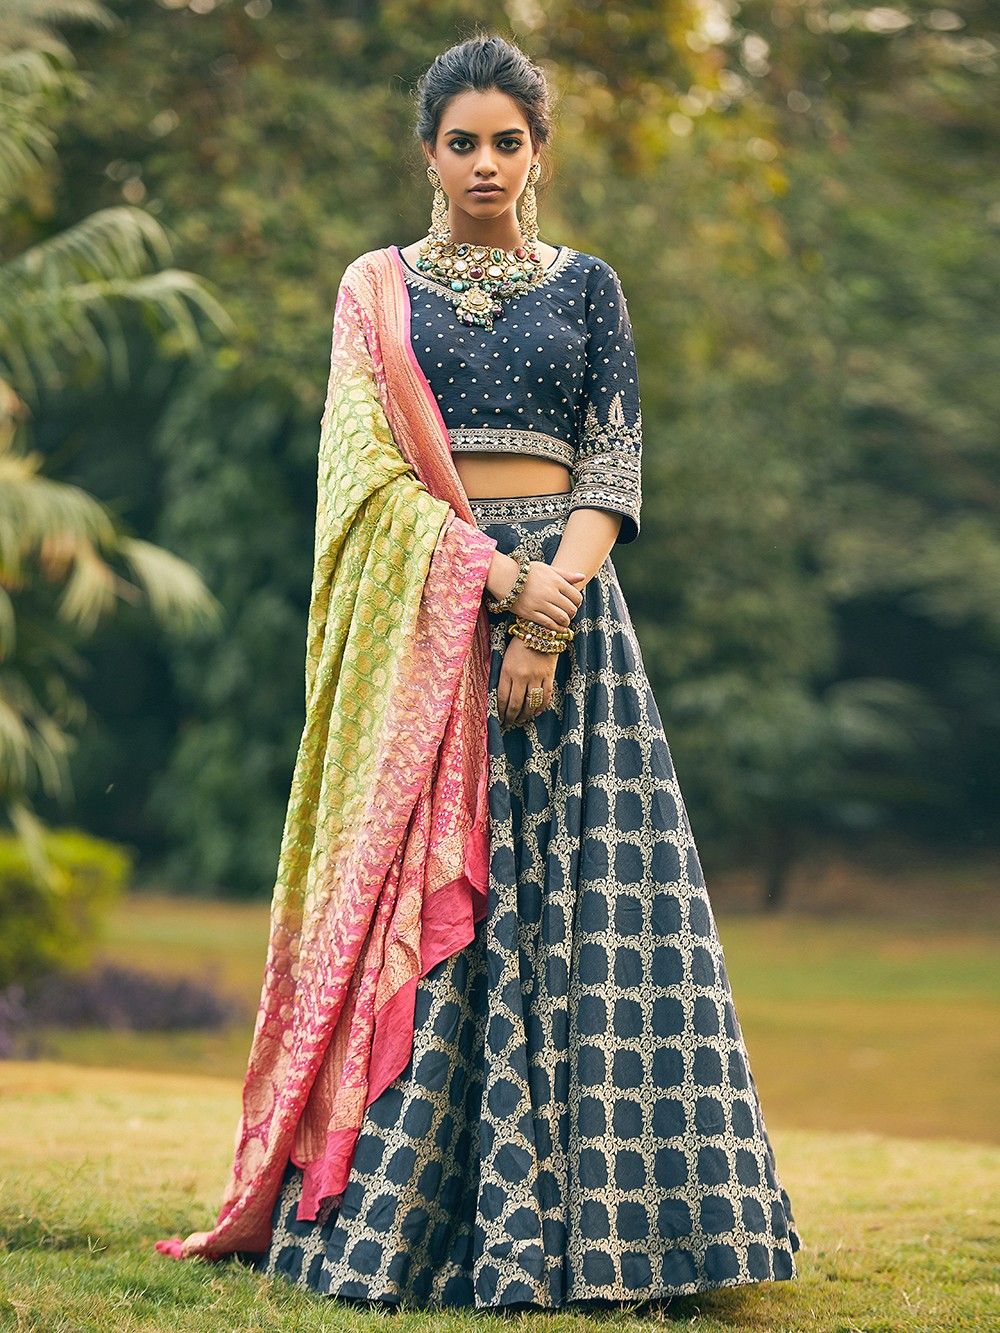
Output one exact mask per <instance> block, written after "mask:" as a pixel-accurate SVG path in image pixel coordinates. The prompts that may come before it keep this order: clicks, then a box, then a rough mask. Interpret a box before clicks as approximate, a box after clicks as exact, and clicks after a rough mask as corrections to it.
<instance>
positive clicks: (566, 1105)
mask: <svg viewBox="0 0 1000 1333" xmlns="http://www.w3.org/2000/svg"><path fill="white" fill-rule="evenodd" d="M472 508H473V512H474V514H475V517H476V522H477V523H478V524H479V526H480V527H482V528H483V529H484V530H485V531H486V532H488V533H489V534H490V535H491V536H492V537H495V538H496V540H497V544H498V547H499V549H500V550H502V551H505V552H511V551H513V550H514V549H515V548H519V549H520V550H522V551H525V552H526V553H527V554H528V555H529V557H530V558H532V559H541V560H547V561H548V560H551V559H552V557H553V556H554V554H555V551H556V548H557V547H558V544H559V539H560V535H561V533H562V529H563V525H564V523H565V519H566V515H567V514H568V512H569V502H568V494H564V495H536V496H525V497H517V498H505V499H477V500H473V501H472ZM507 623H508V616H507V615H506V614H503V613H501V614H496V615H491V626H492V646H493V656H492V667H491V680H490V697H491V704H490V717H489V755H490V760H489V762H490V774H489V776H490V847H491V860H490V885H489V908H488V914H487V916H486V918H485V919H484V920H483V921H482V922H481V923H480V924H479V927H478V928H477V933H476V936H475V939H474V940H473V942H472V943H471V944H470V945H469V946H468V947H467V948H465V949H464V950H462V951H461V952H459V953H456V954H454V955H453V956H452V957H450V958H446V959H443V960H442V961H441V962H440V963H438V964H437V966H436V967H435V968H434V969H433V970H432V971H431V972H429V973H428V974H427V976H425V977H423V978H421V980H420V981H419V983H418V986H417V994H416V1018H415V1033H414V1047H413V1056H412V1059H411V1061H410V1063H409V1065H408V1066H407V1068H406V1069H405V1070H404V1071H403V1072H402V1073H401V1074H400V1075H399V1077H398V1078H397V1079H396V1080H395V1081H394V1082H393V1083H392V1084H390V1086H389V1087H388V1088H386V1090H385V1091H384V1092H383V1093H382V1095H381V1096H380V1097H379V1098H378V1099H377V1100H376V1101H375V1102H373V1103H372V1105H371V1106H369V1107H368V1109H367V1111H366V1114H365V1120H364V1124H363V1126H362V1131H361V1135H360V1137H359V1139H358V1145H357V1149H356V1153H355V1158H354V1163H353V1167H352V1171H351V1176H350V1180H349V1183H348V1186H347V1191H346V1193H345V1195H344V1198H343V1202H342V1204H341V1205H340V1207H339V1209H335V1210H334V1211H333V1212H332V1213H331V1214H330V1215H329V1216H326V1217H324V1216H323V1215H322V1214H321V1216H320V1218H319V1219H317V1220H316V1221H313V1222H298V1221H296V1220H295V1210H296V1207H297V1204H298V1199H299V1195H300V1190H301V1180H302V1177H301V1172H300V1171H299V1169H298V1168H296V1167H295V1166H294V1165H292V1163H291V1162H289V1165H288V1167H287V1169H286V1174H285V1179H284V1183H283V1186H282V1190H281V1194H280V1196H279V1198H278V1200H277V1203H276V1205H275V1209H274V1214H273V1221H274V1234H273V1237H272V1240H271V1244H270V1247H269V1249H268V1250H267V1251H266V1252H264V1253H263V1254H260V1255H253V1256H243V1257H244V1258H247V1259H249V1260H250V1262H251V1264H252V1267H253V1268H255V1269H257V1270H258V1271H260V1272H263V1273H267V1274H275V1275H281V1276H282V1277H283V1278H285V1279H288V1280H291V1281H292V1282H295V1283H298V1284H300V1285H302V1286H304V1287H307V1288H310V1289H311V1290H313V1291H316V1292H318V1293H321V1294H324V1295H330V1296H342V1297H350V1298H353V1299H355V1300H357V1299H361V1300H369V1301H380V1302H389V1303H392V1304H402V1305H406V1306H411V1307H421V1306H423V1307H449V1306H458V1307H462V1306H465V1307H474V1308H486V1307H493V1306H507V1305H517V1304H522V1303H528V1304H533V1305H538V1306H542V1307H548V1308H554V1307H558V1306H562V1305H564V1304H566V1303H567V1302H571V1301H612V1302H628V1303H633V1302H643V1301H647V1300H655V1299H662V1298H665V1297H668V1296H674V1295H680V1294H684V1293H693V1292H699V1291H705V1290H708V1289H710V1288H714V1287H725V1286H734V1285H736V1284H739V1283H749V1282H758V1281H762V1280H767V1279H778V1278H790V1277H792V1276H793V1275H794V1272H795V1261H794V1258H793V1255H794V1253H795V1251H796V1250H797V1249H798V1248H799V1239H798V1236H797V1234H796V1231H795V1224H794V1221H793V1217H792V1211H791V1206H790V1203H789V1199H788V1196H787V1194H786V1193H785V1191H784V1189H783V1188H782V1186H781V1183H780V1181H779V1179H778V1177H777V1174H776V1171H775V1163H774V1156H773V1153H772V1150H771V1145H770V1142H769V1140H768V1136H767V1131H766V1129H765V1126H764V1121H763V1118H762V1116H761V1109H760V1103H759V1101H758V1097H757V1090H756V1087H755V1084H754V1081H753V1078H752V1075H751V1073H750V1069H749V1066H748V1063H747V1054H746V1049H745V1046H744V1042H743V1036H742V1033H741V1031H740V1026H739V1022H738V1020H737V1017H736V1013H735V1010H734V1008H733V1001H732V996H731V993H730V988H729V981H728V978H727V975H726V969H725V965H724V962H723V955H722V949H721V947H720V944H719V938H718V934H717V932H716V927H715V921H714V918H713V915H712V909H711V907H710V905H709V900H708V896H707V893H706V888H705V881H704V877H703V874H702V870H701V866H700V863H699V859H698V853H697V851H696V848H695V844H694V840H693V838H692V835H691V828H690V825H689V823H688V818H687V813H686V810H685V807H684V802H683V798H682V796H681V792H680V790H679V788H678V785H677V779H676V777H675V774H674V768H673V763H672V760H671V755H670V750H669V747H668V744H667V740H666V738H665V736H664V731H663V725H662V723H661V720H660V716H659V712H658V710H657V706H656V703H655V700H654V698H653V694H652V691H651V689H650V686H649V682H648V679H647V677H646V673H645V668H644V665H643V662H642V658H641V655H640V650H639V645H638V642H637V640H636V637H635V632H634V629H633V627H632V622H631V618H630V616H629V613H628V609H627V607H626V604H625V600H624V598H623V596H622V591H621V587H620V585H619V583H618V578H617V575H616V573H615V570H614V566H613V563H612V561H611V558H610V557H609V558H608V559H607V560H606V561H605V563H604V565H603V566H602V568H601V569H600V570H599V571H598V573H597V574H596V575H595V576H594V577H593V578H592V579H591V580H590V582H589V583H588V584H587V586H586V588H585V590H584V601H583V604H582V606H581V607H580V609H579V611H578V612H577V614H576V617H575V619H574V622H573V623H574V627H575V629H576V631H577V632H576V637H575V639H574V640H573V643H572V645H571V648H570V650H568V651H567V652H564V653H561V654H560V655H559V658H558V659H557V665H556V674H555V687H554V691H553V697H552V706H551V707H550V708H549V709H548V710H547V711H546V712H544V713H542V714H540V715H539V716H538V717H537V718H535V719H534V720H532V721H531V722H529V723H528V724H527V725H524V726H513V727H507V728H504V727H502V726H501V723H500V720H499V718H498V716H497V711H496V710H497V705H496V687H497V683H498V680H499V676H500V667H501V662H502V659H503V654H504V651H505V648H506V645H507V643H508V642H509V639H508V636H507V634H506V626H507Z"/></svg>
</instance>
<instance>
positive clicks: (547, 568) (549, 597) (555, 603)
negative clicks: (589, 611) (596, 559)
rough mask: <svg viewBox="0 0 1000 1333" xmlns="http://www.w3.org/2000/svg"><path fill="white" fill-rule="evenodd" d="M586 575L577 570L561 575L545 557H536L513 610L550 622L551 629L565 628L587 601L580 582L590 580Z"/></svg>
mask: <svg viewBox="0 0 1000 1333" xmlns="http://www.w3.org/2000/svg"><path fill="white" fill-rule="evenodd" d="M586 578H587V576H586V574H583V573H580V572H578V571H576V570H571V571H569V572H568V573H567V574H560V572H559V571H558V570H557V569H553V568H552V566H551V565H549V564H546V562H545V561H544V560H532V561H530V563H529V565H528V577H527V578H526V579H525V581H524V587H523V588H522V589H521V591H520V592H519V593H518V594H517V597H516V599H515V601H514V604H513V606H512V607H511V608H510V609H511V610H512V611H513V612H514V614H515V615H517V616H524V618H525V619H526V620H534V621H535V622H536V624H539V625H547V626H548V628H549V629H565V628H566V626H567V625H568V624H569V623H570V621H571V620H572V619H573V616H574V615H575V614H576V612H577V610H578V608H579V606H580V603H581V602H582V601H583V593H582V591H581V590H580V589H579V588H578V587H577V586H576V585H577V583H583V582H586Z"/></svg>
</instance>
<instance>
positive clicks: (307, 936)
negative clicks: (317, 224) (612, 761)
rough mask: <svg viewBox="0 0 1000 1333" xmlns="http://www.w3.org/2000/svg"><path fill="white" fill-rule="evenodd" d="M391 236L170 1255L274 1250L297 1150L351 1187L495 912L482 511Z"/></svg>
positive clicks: (340, 425)
mask: <svg viewBox="0 0 1000 1333" xmlns="http://www.w3.org/2000/svg"><path fill="white" fill-rule="evenodd" d="M401 265H402V259H401V257H400V255H399V252H398V250H397V249H396V248H395V247H388V248H386V249H382V250H374V251H371V252H370V253H368V254H364V255H362V256H360V258H358V259H356V260H355V261H354V262H353V263H352V264H350V265H349V267H348V268H347V270H346V272H345V274H344V277H343V279H342V281H341V285H340V289H339V292H338V295H337V305H336V312H335V316H334V327H333V344H332V350H331V357H330V377H329V384H328V390H327V398H326V405H325V408H324V412H323V419H322V423H321V427H320V447H319V475H318V491H317V512H316V540H315V561H314V571H313V580H312V591H311V599H310V609H309V625H308V634H307V652H306V722H305V727H304V729H303V733H302V740H301V742H300V746H299V751H298V754H297V757H296V763H295V771H294V776H293V780H292V789H291V795H290V799H289V803H288V812H287V815H286V820H285V829H284V833H283V836H282V845H281V852H280V855H279V864H278V872H277V880H276V884H275V891H274V897H273V900H272V906H271V925H270V938H269V942H268V949H267V961H266V967H265V976H264V984H263V989H262V991H261V998H260V1005H259V1008H258V1013H257V1020H256V1024H255V1028H254V1034H253V1040H252V1045H251V1050H250V1056H249V1061H248V1068H247V1073H246V1077H245V1080H244V1085H243V1109H242V1114H241V1116H240V1121H239V1124H238V1127H237V1132H236V1145H235V1159H234V1162H233V1166H232V1170H231V1172H230V1177H229V1181H228V1184H227V1186H226V1189H225V1192H224V1196H223V1200H222V1205H221V1208H220V1211H219V1214H218V1218H217V1220H216V1224H215V1226H214V1228H213V1229H212V1230H211V1231H199V1232H194V1233H192V1234H191V1235H189V1236H188V1237H187V1238H186V1239H185V1240H183V1241H182V1240H181V1238H180V1237H179V1236H174V1237H171V1238H169V1239H164V1240H159V1241H157V1242H156V1248H157V1250H159V1251H160V1252H161V1253H164V1254H168V1255H171V1256H173V1257H175V1258H188V1257H191V1256H195V1255H197V1256H201V1257H204V1258H207V1259H215V1258H219V1257H221V1256H222V1255H224V1254H227V1253H231V1252H234V1251H238V1250H239V1251H247V1252H251V1253H253V1252H259V1251H262V1250H264V1249H266V1248H267V1246H268V1244H269V1243H270V1239H271V1232H272V1228H271V1214H272V1211H273V1207H274V1204H275V1201H276V1199H277V1195H278V1192H279V1190H280V1186H281V1180H282V1176H283V1174H284V1170H285V1166H286V1163H287V1162H288V1159H289V1157H291V1159H292V1161H293V1162H294V1163H295V1164H296V1165H297V1166H299V1167H301V1168H302V1169H303V1174H304V1179H303V1189H302V1199H301V1202H300V1204H299V1207H298V1212H297V1217H298V1218H299V1219H300V1220H313V1219H315V1218H316V1217H317V1216H318V1215H319V1211H320V1208H321V1206H322V1205H323V1204H324V1203H333V1204H336V1203H339V1202H340V1200H341V1198H342V1195H343V1191H344V1188H345V1186H346V1184H347V1180H348V1176H349V1173H350V1167H351V1161H352V1159H353V1155H354V1148H355V1143H356V1140H357V1137H358V1133H359V1130H360V1127H361V1123H362V1119H363V1116H364V1111H365V1108H366V1106H368V1105H369V1104H370V1103H371V1102H373V1101H374V1100H375V1098H376V1097H378V1096H379V1094H380V1093H381V1092H383V1091H384V1089H385V1088H386V1087H387V1086H388V1084H389V1083H390V1082H392V1080H393V1079H394V1078H395V1077H396V1076H397V1075H398V1074H399V1073H401V1072H402V1071H403V1069H404V1068H405V1067H406V1065H407V1063H408V1062H409V1059H410V1055H411V1053H412V1049H413V1013H414V999H415V992H416V985H417V981H418V980H419V978H420V977H422V976H423V975H424V974H425V973H427V972H428V971H429V970H430V969H431V968H432V967H434V965H435V964H436V963H438V962H440V961H441V959H443V958H445V957H447V956H449V955H450V954H452V953H454V952H455V951H456V950H459V949H461V948H463V947H465V945H467V944H468V943H469V942H470V941H471V939H472V937H473V933H474V930H475V925H476V923H477V922H478V921H480V920H482V918H483V917H484V916H485V914H486V903H487V889H488V855H489V837H488V795H487V771H488V761H487V748H486V718H487V692H488V684H489V659H490V652H489V627H488V621H487V615H486V611H485V607H484V606H483V603H482V596H483V592H484V589H485V583H486V576H487V573H488V571H489V567H490V563H491V560H492V557H493V552H494V550H495V548H496V542H495V541H494V540H493V539H492V538H490V537H488V536H487V535H486V534H485V533H484V532H483V531H482V530H481V529H480V528H478V527H477V525H476V523H475V520H474V518H473V515H472V511H471V509H470V507H469V502H468V497H467V496H466V494H465V491H464V490H463V488H462V485H461V482H460V480H459V477H458V473H457V471H456V470H455V466H454V463H453V461H452V458H451V450H450V441H449V438H448V432H447V429H446V427H445V423H444V420H443V418H442V416H441V412H440V410H439V408H438V405H437V402H436V400H435V397H434V394H433V391H432V390H431V387H430V385H429V384H428V382H427V380H426V378H425V376H424V375H423V372H422V371H421V370H420V367H419V365H418V363H417V360H416V357H415V356H414V353H413V348H412V345H411V342H410V336H409V323H410V302H409V295H408V292H407V288H406V283H405V280H404V277H403V272H402V268H401Z"/></svg>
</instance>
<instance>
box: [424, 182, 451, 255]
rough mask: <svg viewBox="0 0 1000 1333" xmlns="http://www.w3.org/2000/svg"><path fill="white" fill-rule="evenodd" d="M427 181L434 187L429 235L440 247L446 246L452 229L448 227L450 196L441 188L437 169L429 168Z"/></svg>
mask: <svg viewBox="0 0 1000 1333" xmlns="http://www.w3.org/2000/svg"><path fill="white" fill-rule="evenodd" d="M427 179H428V180H429V181H430V183H431V184H432V185H433V186H434V203H433V206H432V208H431V228H430V233H429V235H430V236H431V239H432V240H434V241H436V242H437V243H438V244H439V245H446V244H447V243H448V241H450V240H451V229H450V227H449V226H448V196H447V195H446V194H445V192H444V190H443V189H442V188H441V177H440V176H439V175H438V174H437V168H436V167H431V166H429V167H428V168H427Z"/></svg>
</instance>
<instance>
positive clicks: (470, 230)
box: [448, 204, 528, 250]
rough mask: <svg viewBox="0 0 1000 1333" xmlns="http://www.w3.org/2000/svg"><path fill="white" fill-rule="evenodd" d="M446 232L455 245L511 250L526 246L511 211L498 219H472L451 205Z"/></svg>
mask: <svg viewBox="0 0 1000 1333" xmlns="http://www.w3.org/2000/svg"><path fill="white" fill-rule="evenodd" d="M448 230H449V231H450V232H451V238H452V240H453V241H454V242H455V244H456V245H488V246H490V247H494V246H495V247H498V248H499V249H501V250H513V249H515V248H516V247H517V246H519V245H527V244H528V242H527V241H525V240H524V238H523V237H522V235H521V229H520V227H519V226H518V223H517V218H516V217H515V216H514V210H513V209H511V210H510V211H509V212H507V213H504V214H503V215H502V216H501V217H498V218H473V217H470V216H469V214H468V213H466V212H465V210H464V209H461V208H457V207H456V206H455V205H454V204H451V205H450V206H449V208H448Z"/></svg>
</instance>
